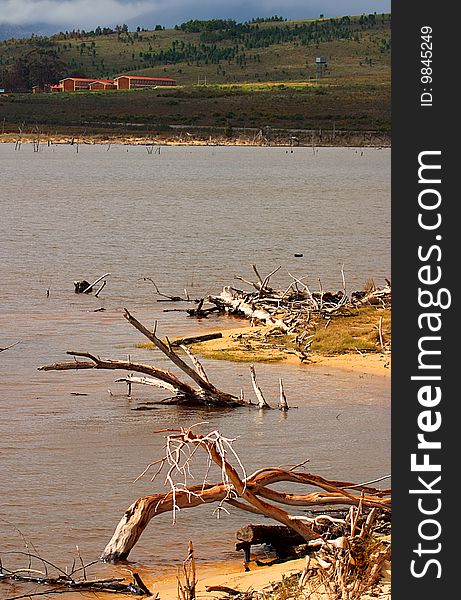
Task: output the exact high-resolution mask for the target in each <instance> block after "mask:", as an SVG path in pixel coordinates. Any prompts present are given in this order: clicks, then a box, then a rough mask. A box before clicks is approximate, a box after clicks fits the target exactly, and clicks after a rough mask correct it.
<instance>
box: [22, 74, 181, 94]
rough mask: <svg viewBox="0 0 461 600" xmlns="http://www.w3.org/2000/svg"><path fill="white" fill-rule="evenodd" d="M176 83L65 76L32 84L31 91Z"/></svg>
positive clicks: (128, 77) (163, 79)
mask: <svg viewBox="0 0 461 600" xmlns="http://www.w3.org/2000/svg"><path fill="white" fill-rule="evenodd" d="M172 85H176V81H175V80H174V79H170V78H167V77H143V76H141V75H139V76H136V77H134V76H132V75H121V76H120V77H116V78H115V79H95V78H94V79H90V78H88V77H66V78H65V79H61V80H60V82H59V83H56V84H52V85H50V84H46V85H42V86H40V87H39V86H34V87H33V88H32V91H33V92H34V93H35V94H37V93H40V92H42V93H43V92H80V91H92V90H135V89H141V88H149V87H157V86H172Z"/></svg>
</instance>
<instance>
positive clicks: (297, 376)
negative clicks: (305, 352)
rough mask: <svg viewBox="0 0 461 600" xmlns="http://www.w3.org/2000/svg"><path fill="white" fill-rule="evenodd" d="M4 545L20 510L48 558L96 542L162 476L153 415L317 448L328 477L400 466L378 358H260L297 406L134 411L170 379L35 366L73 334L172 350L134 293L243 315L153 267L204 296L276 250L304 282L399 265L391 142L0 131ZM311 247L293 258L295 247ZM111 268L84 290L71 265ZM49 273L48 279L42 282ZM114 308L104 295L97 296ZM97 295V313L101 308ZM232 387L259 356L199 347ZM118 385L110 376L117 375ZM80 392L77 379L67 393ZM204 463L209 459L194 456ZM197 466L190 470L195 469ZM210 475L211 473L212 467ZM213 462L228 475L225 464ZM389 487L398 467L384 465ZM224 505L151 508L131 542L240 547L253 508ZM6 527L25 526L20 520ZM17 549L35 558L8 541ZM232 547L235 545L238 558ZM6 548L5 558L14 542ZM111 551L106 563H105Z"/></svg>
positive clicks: (308, 451)
mask: <svg viewBox="0 0 461 600" xmlns="http://www.w3.org/2000/svg"><path fill="white" fill-rule="evenodd" d="M0 168H1V173H2V177H1V185H2V190H1V199H0V203H1V221H0V234H1V240H2V243H1V244H0V276H1V282H2V284H1V286H0V303H1V306H2V310H1V314H0V347H5V346H8V345H10V344H13V343H14V342H17V341H19V342H20V343H19V344H17V345H16V346H14V347H12V348H10V349H9V350H7V351H5V352H1V353H0V377H1V390H0V394H1V399H0V401H1V405H0V406H1V413H0V457H1V465H2V485H1V490H0V495H1V507H0V519H2V520H1V521H0V533H1V540H2V541H1V545H0V552H6V551H13V550H22V549H23V546H24V545H23V541H22V539H21V537H20V535H19V534H18V532H17V530H16V529H15V527H16V528H18V529H19V530H20V531H21V532H22V533H23V534H24V536H26V537H27V539H28V540H30V541H31V542H32V543H33V544H34V545H35V546H36V548H37V549H38V550H39V551H40V553H41V554H42V556H44V557H45V558H47V559H48V560H51V561H54V562H57V563H59V564H60V565H61V566H62V565H64V564H69V565H70V564H71V563H72V557H74V556H75V546H76V545H78V546H79V549H80V552H81V554H82V556H83V557H84V559H85V560H88V561H89V560H93V559H95V558H97V557H98V555H99V554H100V553H101V552H102V550H103V549H104V547H105V545H106V543H107V542H108V541H109V539H110V537H111V535H112V532H113V530H114V528H115V526H116V524H117V523H118V521H119V519H120V518H121V516H122V514H123V513H124V511H125V510H126V509H127V508H128V506H129V505H130V504H131V503H132V502H133V501H134V500H135V499H136V498H137V497H138V496H141V495H145V494H148V493H152V492H158V491H161V490H162V489H163V487H162V485H163V481H162V480H158V481H155V482H154V483H151V482H150V481H149V478H148V477H145V478H143V479H141V480H139V481H138V482H136V483H133V481H134V479H135V478H136V477H137V476H138V475H139V474H140V473H141V472H142V471H143V469H144V468H145V466H146V465H147V464H148V463H150V462H152V461H154V460H157V459H158V458H160V456H161V455H162V452H163V450H162V446H163V444H164V439H163V437H162V435H160V434H156V433H155V431H156V430H158V429H162V428H168V427H179V426H189V425H191V424H193V423H197V422H201V421H206V422H207V423H208V424H206V425H203V426H201V428H199V429H200V430H201V431H203V432H206V431H207V430H209V431H211V430H214V429H219V430H220V431H221V432H222V433H223V434H224V435H227V436H228V437H237V438H238V439H237V440H236V442H235V449H236V450H237V451H238V453H239V456H240V458H241V459H242V461H243V462H244V464H245V466H246V468H247V470H248V471H252V470H254V469H257V468H259V467H263V466H270V465H273V466H278V465H288V464H290V465H293V464H295V463H299V462H301V461H302V460H309V463H308V464H307V467H306V468H307V469H308V470H310V471H312V472H314V473H317V474H320V475H324V476H326V477H331V478H341V479H351V480H357V481H366V480H370V479H373V478H375V477H380V476H382V475H385V474H387V473H389V472H390V380H389V378H386V377H383V376H377V375H371V374H367V373H357V372H354V373H351V372H347V371H340V370H336V369H331V368H322V367H309V366H306V365H301V364H300V365H293V364H290V365H288V364H280V363H279V364H258V365H257V366H256V371H257V375H258V381H259V383H260V385H261V387H262V388H263V390H264V391H265V392H266V395H267V397H268V398H269V399H270V398H272V399H275V398H276V396H277V387H278V378H279V377H283V380H284V383H285V388H286V393H287V396H288V400H289V403H290V404H291V405H292V406H296V407H297V408H294V409H293V410H291V411H289V412H288V413H287V414H285V415H284V414H281V413H280V412H279V411H267V412H262V413H261V412H259V411H257V410H250V409H248V408H242V409H236V410H233V411H227V412H226V411H219V412H213V411H207V410H204V409H200V410H191V409H185V408H179V407H173V406H169V407H168V406H163V407H158V408H156V409H155V410H149V411H140V410H137V409H139V407H140V404H141V403H142V402H144V401H146V400H151V399H160V398H162V397H163V396H162V392H161V391H157V390H151V389H150V388H142V389H139V388H136V389H135V390H134V393H133V398H132V399H129V398H128V397H127V396H125V395H124V394H125V392H126V386H124V385H122V384H117V383H114V380H115V379H116V376H115V374H114V373H111V372H109V371H99V372H93V371H81V372H65V373H56V372H41V371H37V367H39V366H40V365H43V364H46V363H49V362H55V361H60V360H65V359H66V356H65V352H66V351H67V350H80V351H88V352H93V353H95V354H99V355H101V356H104V357H110V358H120V359H126V357H127V355H130V356H131V358H132V359H133V360H140V361H144V362H148V361H152V362H153V363H154V364H156V365H158V366H161V367H163V368H170V365H169V364H168V365H167V363H166V361H165V360H164V358H163V357H162V356H161V355H160V354H159V353H158V352H153V351H151V350H147V349H142V348H137V347H136V344H137V343H138V342H142V341H143V340H142V339H141V336H140V334H139V333H138V332H136V331H135V330H134V329H133V328H132V327H131V326H130V325H129V324H128V323H127V322H126V321H125V320H124V319H123V317H122V313H123V307H127V308H128V309H129V310H130V312H132V313H133V314H134V315H135V316H136V317H137V318H138V319H140V320H141V321H143V322H144V323H145V324H147V325H149V326H151V325H152V324H153V323H154V322H155V321H156V320H158V332H159V334H160V335H161V336H163V335H168V336H170V337H174V336H182V335H189V334H197V333H203V332H208V331H209V330H212V329H222V328H227V327H235V326H236V321H235V319H230V318H229V319H226V318H224V317H216V316H212V317H209V318H208V319H203V320H200V321H197V320H194V319H191V318H189V317H187V316H186V314H185V313H183V312H164V309H165V308H177V307H183V305H176V304H174V305H170V304H165V303H163V302H162V303H160V302H157V300H158V296H156V295H155V294H154V288H153V285H152V284H151V283H150V282H148V281H144V280H143V278H144V277H151V278H152V279H153V280H154V281H155V282H156V284H157V285H158V286H159V288H160V290H161V291H162V292H164V293H167V294H172V295H183V294H184V291H183V290H184V288H187V291H188V293H189V294H190V296H191V297H193V298H200V297H201V296H203V295H204V294H207V293H219V291H220V289H221V288H222V286H223V285H228V284H233V285H237V284H238V285H237V287H239V286H243V285H245V284H242V283H241V282H239V281H236V280H235V279H233V278H234V276H235V275H241V276H243V277H245V278H248V279H251V278H252V269H251V264H257V265H258V268H259V270H260V271H261V272H262V273H263V274H267V273H268V272H270V271H272V270H273V269H274V268H275V267H277V266H279V265H281V266H282V269H280V271H279V272H278V273H277V274H276V276H274V279H273V280H272V282H273V283H274V285H278V286H280V287H283V286H284V285H288V282H289V281H290V278H289V275H288V272H290V273H292V274H294V275H296V276H297V277H305V276H307V281H308V283H309V285H310V287H311V289H318V286H319V278H320V280H321V283H322V285H323V288H324V289H333V290H337V289H341V288H342V280H341V267H342V265H344V272H345V276H346V285H347V289H348V291H353V290H356V289H361V288H362V286H363V285H364V283H365V281H366V280H367V279H369V278H373V279H374V281H375V283H376V284H377V285H378V286H381V285H383V283H384V278H386V277H387V278H390V150H389V149H372V148H365V149H354V148H318V149H317V150H316V152H313V151H312V149H311V148H295V149H294V150H293V152H291V151H290V150H288V151H287V150H286V149H285V148H246V147H243V148H242V147H214V146H209V147H186V146H184V147H177V146H164V147H162V149H161V152H160V154H148V153H147V152H146V148H145V147H143V146H121V145H120V146H117V145H113V146H110V147H107V146H100V145H99V146H98V145H80V146H79V147H78V152H77V149H76V147H75V146H71V145H62V146H57V145H55V146H50V147H47V146H43V147H42V148H41V151H40V152H38V153H34V152H33V149H32V145H26V144H24V145H22V146H21V149H20V150H19V151H15V150H14V145H11V144H0ZM295 254H302V255H303V256H302V257H295V256H294V255H295ZM106 272H110V273H111V275H110V276H109V277H107V285H106V287H105V288H104V289H103V291H102V292H101V295H100V297H99V298H95V297H94V296H92V295H83V294H82V295H76V294H74V291H73V281H74V280H77V279H87V280H88V281H93V280H95V279H96V278H97V277H98V276H99V275H102V274H103V273H106ZM47 291H48V293H47ZM98 309H104V310H98ZM95 311H97V312H95ZM204 365H205V367H206V369H207V372H208V374H209V376H210V377H211V379H212V381H213V382H214V383H216V384H217V385H218V386H219V387H220V388H221V389H224V390H226V391H229V392H231V393H234V394H236V395H238V393H239V390H240V389H244V390H245V391H246V395H247V396H251V395H252V392H251V381H250V377H249V371H248V365H246V364H242V363H238V364H237V363H234V364H233V363H226V362H218V361H211V360H204ZM108 390H110V393H109V391H108ZM76 394H82V395H76ZM199 463H200V461H199ZM199 473H200V471H198V475H199ZM210 478H212V476H211V475H210ZM215 479H216V480H218V479H219V473H215ZM386 485H387V482H386ZM212 511H213V508H212V507H210V506H204V507H201V508H200V509H194V510H191V511H187V510H183V511H181V512H180V514H179V515H178V518H177V523H176V525H175V526H174V527H173V526H172V523H171V515H162V516H160V517H158V518H155V519H154V520H153V521H152V522H151V524H150V525H149V527H148V528H147V530H146V531H145V533H144V534H143V536H142V538H141V540H140V541H139V543H138V545H137V546H136V547H135V548H134V550H133V551H132V554H131V555H130V560H131V561H133V562H134V563H135V565H136V566H137V568H149V569H154V570H155V572H156V573H159V574H161V573H162V572H164V570H165V569H167V568H168V566H169V565H173V564H175V563H177V561H181V560H182V559H183V558H184V557H185V555H186V548H187V541H188V540H189V539H192V540H193V541H194V544H195V546H196V550H197V556H198V559H199V560H201V561H203V562H204V563H206V564H209V563H212V562H213V561H219V560H223V559H224V558H231V559H235V558H236V557H238V555H237V554H236V553H235V552H234V550H233V546H234V539H233V538H234V531H235V530H236V529H237V528H238V527H239V526H241V525H243V524H245V523H248V522H250V521H251V522H258V519H257V518H256V517H254V516H250V515H246V514H244V513H238V512H237V511H235V510H232V511H231V514H230V515H223V516H222V517H221V519H220V520H216V519H215V517H214V516H213V515H212ZM13 525H14V527H13ZM9 560H11V561H13V560H14V561H15V564H16V565H17V564H18V562H19V564H22V565H24V560H25V559H24V557H22V559H20V558H19V557H16V558H14V559H13V558H11V559H9ZM239 560H240V557H239ZM4 562H5V563H6V560H5V559H4ZM116 569H117V568H116V567H112V566H110V565H99V566H98V567H97V572H98V573H100V574H101V573H102V574H104V575H105V574H107V573H109V574H112V573H113V572H117V570H116Z"/></svg>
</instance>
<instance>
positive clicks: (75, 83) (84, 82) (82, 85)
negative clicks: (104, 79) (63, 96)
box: [59, 77, 96, 92]
mask: <svg viewBox="0 0 461 600" xmlns="http://www.w3.org/2000/svg"><path fill="white" fill-rule="evenodd" d="M95 81H96V80H95V79H94V78H93V79H88V78H87V77H66V78H65V79H61V80H60V82H59V83H60V85H61V86H62V91H63V92H80V91H82V90H89V89H90V84H91V83H93V82H95Z"/></svg>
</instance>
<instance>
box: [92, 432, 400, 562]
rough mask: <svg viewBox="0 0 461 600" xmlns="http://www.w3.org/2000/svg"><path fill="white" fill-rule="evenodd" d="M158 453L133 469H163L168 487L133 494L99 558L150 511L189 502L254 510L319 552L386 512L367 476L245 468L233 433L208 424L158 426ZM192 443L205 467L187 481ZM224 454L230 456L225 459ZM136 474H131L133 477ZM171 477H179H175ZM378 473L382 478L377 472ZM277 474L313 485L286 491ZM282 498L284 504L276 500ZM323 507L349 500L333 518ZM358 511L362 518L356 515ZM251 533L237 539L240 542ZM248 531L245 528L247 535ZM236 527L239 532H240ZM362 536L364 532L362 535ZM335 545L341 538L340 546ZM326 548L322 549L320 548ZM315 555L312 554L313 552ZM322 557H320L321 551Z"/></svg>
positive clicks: (133, 534)
mask: <svg viewBox="0 0 461 600" xmlns="http://www.w3.org/2000/svg"><path fill="white" fill-rule="evenodd" d="M165 432H166V434H167V435H166V443H165V455H164V456H163V457H162V458H160V459H159V460H157V461H155V462H153V463H151V464H150V465H148V467H147V468H146V469H145V470H144V472H143V473H142V474H141V475H140V476H139V477H142V476H144V475H145V474H146V473H148V472H150V471H151V470H153V469H154V468H155V469H156V471H155V474H154V476H153V477H152V480H154V479H156V478H157V477H158V476H159V474H160V473H161V472H162V471H163V470H165V471H166V477H165V482H166V484H167V485H168V487H169V488H170V489H169V491H168V492H166V493H160V494H153V495H149V496H144V497H142V498H138V499H137V500H136V501H135V502H134V503H133V504H132V505H131V506H130V507H129V508H128V509H127V510H126V512H125V513H124V515H123V517H122V519H121V520H120V522H119V524H118V526H117V528H116V530H115V532H114V535H113V536H112V539H111V540H110V542H109V543H108V544H107V546H106V548H105V550H104V552H103V554H102V556H101V558H102V559H103V560H106V561H119V560H126V559H127V557H128V555H129V553H130V552H131V550H132V548H133V547H134V545H135V544H136V543H137V541H138V540H139V538H140V536H141V534H142V533H143V531H144V530H145V528H146V527H147V525H148V523H149V522H150V521H151V519H152V518H153V517H156V516H158V515H160V514H163V513H165V512H170V513H172V516H173V521H175V519H176V514H177V513H178V512H179V511H180V510H181V509H186V508H194V507H196V506H201V505H203V504H207V503H216V504H217V508H216V510H215V512H217V513H218V515H219V514H220V512H221V511H224V512H228V511H227V507H229V506H231V507H234V508H238V509H240V510H243V511H246V512H250V513H253V514H256V515H260V516H264V517H268V518H270V519H273V520H275V521H277V522H278V523H279V524H281V525H283V526H285V527H286V528H287V529H288V530H289V535H291V536H295V538H296V542H301V543H303V544H305V546H306V550H308V551H320V550H321V551H322V552H327V549H330V547H331V548H336V547H340V545H341V544H342V543H343V542H342V541H341V542H340V541H339V540H342V539H344V538H345V536H346V530H347V529H349V531H351V535H352V537H353V536H354V535H355V532H356V531H357V530H359V529H360V531H361V532H362V537H366V536H368V535H369V534H370V535H371V531H372V526H373V524H374V523H378V522H381V523H382V521H383V519H384V520H386V519H388V517H389V515H390V511H391V491H390V489H383V490H380V489H377V488H376V487H372V485H371V484H372V483H376V481H373V482H365V483H360V484H356V483H352V482H348V481H333V480H328V479H325V478H324V477H320V476H319V475H314V474H312V473H307V472H305V471H301V470H299V468H300V467H301V466H302V465H296V466H294V467H292V468H290V469H287V468H281V467H265V468H262V469H259V470H258V471H256V472H255V473H253V474H251V475H247V473H246V471H245V468H244V466H243V464H242V462H241V460H240V458H239V457H238V455H237V453H236V452H235V450H234V448H233V442H234V440H232V439H229V438H226V437H224V436H223V435H221V434H220V433H219V432H218V431H212V432H210V433H208V434H206V435H201V434H196V433H194V432H193V430H192V428H189V429H184V428H181V429H178V430H165ZM197 449H201V450H203V451H204V452H205V454H206V456H207V458H208V467H207V469H206V472H205V474H204V476H203V479H202V482H201V483H199V484H194V485H191V486H190V485H188V478H190V477H191V476H192V475H191V468H192V460H193V457H194V455H195V452H196V450H197ZM230 457H233V459H234V460H233V462H234V463H235V464H232V462H231V460H230ZM213 463H214V464H215V465H217V466H218V467H219V472H220V476H221V479H220V481H218V482H214V483H209V482H208V480H207V478H208V476H209V472H210V466H211V464H213ZM139 477H138V479H139ZM178 479H181V481H180V482H179V481H178ZM382 479H385V478H382ZM282 482H285V483H287V482H288V483H291V484H294V485H296V486H297V487H298V488H299V485H302V486H308V487H310V488H317V490H315V491H312V490H308V491H307V492H306V493H300V492H299V491H293V492H288V491H284V490H281V489H280V486H278V487H277V488H276V489H274V488H273V487H272V485H274V484H280V483H282ZM282 506H283V507H284V508H282ZM319 506H321V507H327V510H326V512H325V514H317V515H316V516H306V515H300V514H291V513H290V512H288V510H287V509H286V508H285V507H291V508H294V507H297V508H299V507H304V508H307V507H308V508H310V509H312V507H319ZM331 507H349V509H348V513H347V516H346V517H345V518H334V517H331V516H329V515H328V514H327V512H328V508H331ZM364 516H365V518H364ZM257 533H258V535H259V536H260V537H259V538H257V537H256V538H255V537H251V538H250V537H248V536H249V535H250V534H248V535H247V536H246V537H245V536H244V539H243V540H242V539H240V542H242V541H243V545H241V546H240V549H243V550H246V554H245V560H246V562H248V559H249V553H248V548H249V546H251V544H252V543H259V542H258V541H255V539H256V540H258V539H259V540H260V539H261V531H260V530H259V531H258V532H257ZM253 534H254V531H253V532H251V536H253ZM242 535H243V534H241V537H242ZM367 539H368V538H367ZM341 547H342V546H341ZM328 551H329V550H328ZM319 556H320V555H319ZM325 560H326V559H325Z"/></svg>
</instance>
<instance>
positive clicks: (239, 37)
mask: <svg viewBox="0 0 461 600" xmlns="http://www.w3.org/2000/svg"><path fill="white" fill-rule="evenodd" d="M138 29H139V28H138ZM318 56H324V57H325V58H326V61H327V69H326V71H325V73H324V74H323V76H322V77H321V78H320V79H318V80H317V67H316V64H315V59H316V57H318ZM128 73H129V74H134V73H136V74H139V75H148V76H160V77H172V78H174V79H176V81H177V83H178V87H177V88H176V89H172V90H150V91H136V92H130V93H129V94H128V95H127V94H123V93H121V92H116V93H113V92H105V93H104V94H98V93H96V92H92V93H91V94H88V93H83V92H78V94H70V95H69V94H66V98H61V94H56V95H55V94H53V97H50V95H46V97H44V95H41V96H40V97H38V96H37V97H32V95H30V94H27V95H26V94H24V95H16V94H14V96H13V97H11V96H8V97H3V98H2V99H0V102H1V104H2V113H3V115H4V116H5V121H4V123H5V124H6V125H4V127H5V126H6V128H7V130H8V124H10V125H11V126H13V125H17V124H18V123H26V124H27V123H41V124H49V125H59V126H63V125H65V124H66V123H67V124H74V125H78V124H79V123H85V124H86V125H88V124H92V125H94V126H95V127H100V126H103V125H104V124H106V125H107V126H108V127H109V128H110V127H112V126H113V123H114V122H117V123H119V124H124V123H130V122H131V123H136V124H137V125H138V126H142V124H143V123H146V124H147V123H150V124H151V125H152V115H155V124H156V125H166V124H170V125H172V124H176V125H207V126H226V125H230V126H233V127H236V126H242V127H245V126H249V127H251V126H253V127H264V126H269V125H270V126H277V127H286V128H289V127H291V128H316V127H322V126H324V127H331V126H332V123H333V122H335V126H336V127H338V128H345V129H351V130H352V129H354V130H369V129H373V130H375V129H378V130H384V131H387V130H389V112H390V15H366V16H365V15H362V16H361V17H341V18H337V19H315V20H309V21H284V20H281V19H280V18H278V17H275V18H272V19H270V20H263V19H257V20H255V22H251V23H236V22H235V21H221V20H213V21H189V22H187V23H183V24H182V25H180V26H177V27H176V28H175V29H168V30H166V29H161V28H159V29H158V30H155V31H143V30H140V29H139V30H138V31H134V32H130V31H128V28H127V27H126V26H120V27H117V28H116V30H115V31H112V30H110V29H101V28H97V29H96V30H95V31H93V32H83V31H74V32H65V33H61V34H57V35H54V36H52V37H49V38H46V37H36V38H27V39H22V40H8V41H4V42H1V43H0V87H4V88H5V89H6V90H7V91H8V90H11V91H15V92H28V91H30V89H31V86H32V85H34V84H37V83H48V82H55V81H58V80H59V79H60V78H63V77H65V76H86V77H95V78H107V77H113V76H114V75H119V74H128ZM205 81H206V83H207V86H203V85H201V86H200V87H198V86H197V83H202V84H203V83H204V82H205ZM270 82H275V83H277V84H279V85H263V84H268V83H270ZM295 82H296V83H299V84H300V85H288V84H290V83H295ZM236 83H239V84H245V83H252V84H258V83H259V84H261V85H259V86H258V85H250V86H242V85H237V86H235V85H232V84H236ZM301 84H302V85H301ZM306 84H309V85H306ZM283 86H284V87H283ZM261 92H264V94H262V93H261ZM77 95H78V98H77V97H76V96H77ZM54 96H58V97H59V98H57V97H54Z"/></svg>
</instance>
